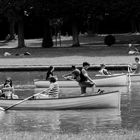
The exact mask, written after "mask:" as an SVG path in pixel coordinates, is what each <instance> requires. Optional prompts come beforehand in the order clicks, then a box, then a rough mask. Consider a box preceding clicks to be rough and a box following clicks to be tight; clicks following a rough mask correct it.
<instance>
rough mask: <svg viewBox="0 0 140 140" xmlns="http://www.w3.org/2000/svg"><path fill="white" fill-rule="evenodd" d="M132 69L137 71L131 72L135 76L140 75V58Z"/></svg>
mask: <svg viewBox="0 0 140 140" xmlns="http://www.w3.org/2000/svg"><path fill="white" fill-rule="evenodd" d="M130 67H131V68H134V69H135V71H132V70H131V72H133V73H134V74H139V73H140V60H139V58H138V57H135V63H134V64H132V65H131V66H130Z"/></svg>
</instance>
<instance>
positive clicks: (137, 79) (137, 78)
mask: <svg viewBox="0 0 140 140" xmlns="http://www.w3.org/2000/svg"><path fill="white" fill-rule="evenodd" d="M119 75H122V74H112V75H96V77H98V78H107V77H114V76H119ZM127 75H128V76H130V79H131V82H140V74H134V73H129V74H127Z"/></svg>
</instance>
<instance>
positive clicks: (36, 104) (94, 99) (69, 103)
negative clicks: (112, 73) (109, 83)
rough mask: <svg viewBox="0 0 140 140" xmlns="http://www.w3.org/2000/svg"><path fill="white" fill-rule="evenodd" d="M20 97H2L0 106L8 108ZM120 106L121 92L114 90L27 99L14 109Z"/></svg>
mask: <svg viewBox="0 0 140 140" xmlns="http://www.w3.org/2000/svg"><path fill="white" fill-rule="evenodd" d="M19 101H21V100H20V99H0V106H1V107H3V108H7V107H9V106H11V105H13V104H16V103H17V102H19ZM118 107H120V92H119V91H112V92H106V93H103V94H95V95H85V96H76V97H66V98H59V99H35V100H27V101H25V102H23V103H21V104H18V105H16V106H14V107H13V108H11V109H13V110H61V109H90V108H98V109H100V108H118Z"/></svg>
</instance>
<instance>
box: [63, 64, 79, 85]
mask: <svg viewBox="0 0 140 140" xmlns="http://www.w3.org/2000/svg"><path fill="white" fill-rule="evenodd" d="M71 69H72V72H70V73H68V74H65V75H63V77H64V78H65V79H67V80H75V81H77V82H79V80H80V70H79V69H77V68H76V66H74V65H72V66H71Z"/></svg>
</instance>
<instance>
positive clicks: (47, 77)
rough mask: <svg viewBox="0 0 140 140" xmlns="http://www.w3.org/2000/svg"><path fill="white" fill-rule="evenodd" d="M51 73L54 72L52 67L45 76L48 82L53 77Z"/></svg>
mask: <svg viewBox="0 0 140 140" xmlns="http://www.w3.org/2000/svg"><path fill="white" fill-rule="evenodd" d="M53 72H54V67H53V66H50V67H49V69H48V72H47V74H46V80H49V78H50V77H52V76H53Z"/></svg>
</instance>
